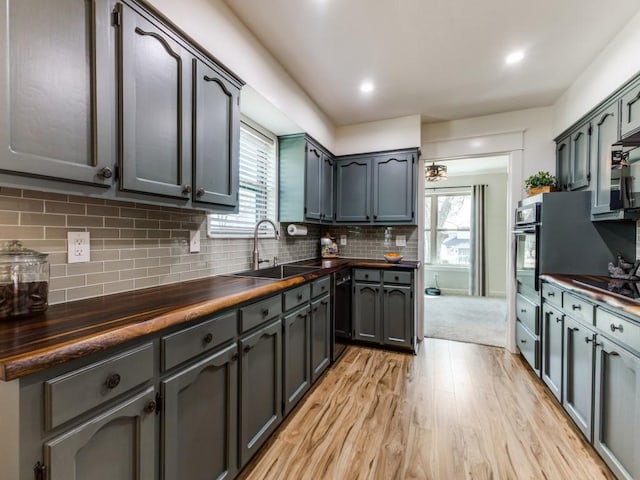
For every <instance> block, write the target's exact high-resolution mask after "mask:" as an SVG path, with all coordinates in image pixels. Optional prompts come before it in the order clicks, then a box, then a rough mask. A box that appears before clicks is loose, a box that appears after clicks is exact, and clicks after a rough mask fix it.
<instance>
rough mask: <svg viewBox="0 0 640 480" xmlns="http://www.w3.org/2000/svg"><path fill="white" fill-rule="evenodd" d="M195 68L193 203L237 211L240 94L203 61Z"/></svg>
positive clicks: (197, 63) (195, 63)
mask: <svg viewBox="0 0 640 480" xmlns="http://www.w3.org/2000/svg"><path fill="white" fill-rule="evenodd" d="M192 68H193V110H194V112H193V115H194V119H195V125H194V137H193V157H194V172H193V190H192V195H193V200H194V201H196V202H202V203H208V204H211V205H220V206H224V207H230V209H229V210H230V211H233V210H235V211H237V206H238V179H239V170H238V168H239V166H238V162H239V158H240V157H239V151H238V149H239V142H240V108H239V100H240V90H239V89H238V88H237V87H236V86H235V85H233V84H231V83H230V82H229V81H228V80H227V79H226V78H224V77H223V76H222V75H221V74H220V73H219V72H218V71H217V70H215V69H214V68H212V67H211V66H209V65H207V64H205V63H204V62H202V61H200V60H197V59H195V58H194V59H193V60H192ZM185 181H186V180H185Z"/></svg>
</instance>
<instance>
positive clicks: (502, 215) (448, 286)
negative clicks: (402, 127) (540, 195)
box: [424, 155, 509, 347]
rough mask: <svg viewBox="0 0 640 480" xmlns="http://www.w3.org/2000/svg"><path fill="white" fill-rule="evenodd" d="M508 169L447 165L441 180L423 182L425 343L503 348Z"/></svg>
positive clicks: (501, 158)
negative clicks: (427, 339)
mask: <svg viewBox="0 0 640 480" xmlns="http://www.w3.org/2000/svg"><path fill="white" fill-rule="evenodd" d="M508 164H509V156H508V155H493V156H482V157H473V158H458V159H450V160H447V161H441V162H438V165H444V166H446V168H447V178H446V179H442V180H439V181H434V182H425V188H424V245H425V248H424V265H425V268H424V285H425V287H426V288H425V304H424V312H425V316H424V320H425V324H424V327H425V331H424V332H425V336H426V337H434V338H444V339H448V340H457V341H465V342H470V343H481V344H485V345H494V346H501V347H504V346H505V340H506V337H507V301H506V299H507V296H506V295H507V285H506V282H507V279H506V278H505V271H506V270H507V265H506V256H505V252H506V251H507V247H508V246H507V244H506V243H507V229H508V227H509V218H508V210H507V203H508V202H507V195H508ZM481 186H482V187H481ZM479 190H481V191H482V194H481V195H478V191H479ZM474 192H475V193H474ZM427 293H428V294H427Z"/></svg>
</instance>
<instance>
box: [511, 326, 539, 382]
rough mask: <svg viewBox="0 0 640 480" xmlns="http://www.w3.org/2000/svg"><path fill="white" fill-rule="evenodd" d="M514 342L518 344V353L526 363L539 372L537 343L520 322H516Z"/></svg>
mask: <svg viewBox="0 0 640 480" xmlns="http://www.w3.org/2000/svg"><path fill="white" fill-rule="evenodd" d="M516 341H517V342H518V348H519V349H520V353H522V356H523V357H524V358H525V360H526V361H527V363H528V364H529V365H531V367H532V368H533V369H534V370H536V371H539V370H540V357H539V353H538V352H539V347H538V344H539V342H538V340H536V337H534V336H533V335H532V334H531V333H530V332H529V330H527V329H526V328H525V327H524V326H523V325H522V322H516Z"/></svg>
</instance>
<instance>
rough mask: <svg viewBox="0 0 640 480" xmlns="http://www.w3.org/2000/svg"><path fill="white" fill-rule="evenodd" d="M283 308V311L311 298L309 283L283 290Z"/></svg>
mask: <svg viewBox="0 0 640 480" xmlns="http://www.w3.org/2000/svg"><path fill="white" fill-rule="evenodd" d="M283 295H284V310H285V312H287V311H289V310H291V309H292V308H296V307H297V306H299V305H302V304H303V303H305V302H308V301H309V299H310V298H311V285H302V286H301V287H298V288H294V289H293V290H289V291H288V292H284V294H283Z"/></svg>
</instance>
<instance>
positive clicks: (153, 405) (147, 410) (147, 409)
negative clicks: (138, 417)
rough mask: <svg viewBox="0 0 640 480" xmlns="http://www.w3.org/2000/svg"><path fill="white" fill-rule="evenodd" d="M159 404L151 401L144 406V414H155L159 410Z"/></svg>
mask: <svg viewBox="0 0 640 480" xmlns="http://www.w3.org/2000/svg"><path fill="white" fill-rule="evenodd" d="M157 405H158V404H157V403H156V401H155V400H149V401H148V402H147V404H146V405H145V406H144V413H147V414H150V413H154V412H155V411H156V408H157Z"/></svg>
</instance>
